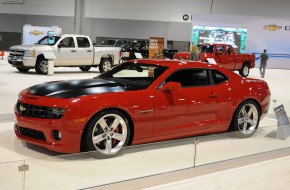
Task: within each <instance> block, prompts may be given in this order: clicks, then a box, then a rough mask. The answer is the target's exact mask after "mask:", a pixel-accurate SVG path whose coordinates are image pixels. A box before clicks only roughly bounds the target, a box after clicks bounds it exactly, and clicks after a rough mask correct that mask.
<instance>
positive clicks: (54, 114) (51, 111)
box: [47, 107, 65, 119]
mask: <svg viewBox="0 0 290 190" xmlns="http://www.w3.org/2000/svg"><path fill="white" fill-rule="evenodd" d="M64 112H65V109H64V108H51V107H49V108H48V109H47V117H48V118H55V119H60V118H62V116H63V115H64Z"/></svg>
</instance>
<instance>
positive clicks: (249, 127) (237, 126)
mask: <svg viewBox="0 0 290 190" xmlns="http://www.w3.org/2000/svg"><path fill="white" fill-rule="evenodd" d="M259 122H260V108H259V106H258V105H257V103H256V102H254V101H252V100H247V101H245V102H243V103H242V104H241V105H239V107H238V108H237V110H236V111H235V113H234V117H233V120H232V123H231V129H232V130H233V131H235V132H234V135H235V136H238V137H242V138H246V137H250V136H252V135H253V134H254V133H255V132H256V130H257V128H258V125H259Z"/></svg>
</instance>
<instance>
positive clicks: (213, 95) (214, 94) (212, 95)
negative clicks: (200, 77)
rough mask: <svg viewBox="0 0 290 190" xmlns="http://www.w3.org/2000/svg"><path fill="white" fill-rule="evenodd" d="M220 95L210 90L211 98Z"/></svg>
mask: <svg viewBox="0 0 290 190" xmlns="http://www.w3.org/2000/svg"><path fill="white" fill-rule="evenodd" d="M217 96H218V94H217V93H216V92H210V93H209V97H210V98H216V97H217Z"/></svg>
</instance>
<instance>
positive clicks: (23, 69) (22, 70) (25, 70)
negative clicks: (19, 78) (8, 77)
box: [16, 67, 29, 73]
mask: <svg viewBox="0 0 290 190" xmlns="http://www.w3.org/2000/svg"><path fill="white" fill-rule="evenodd" d="M16 69H17V70H18V71H20V72H22V73H26V72H28V71H29V69H25V68H19V67H16Z"/></svg>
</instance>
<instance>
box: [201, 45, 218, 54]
mask: <svg viewBox="0 0 290 190" xmlns="http://www.w3.org/2000/svg"><path fill="white" fill-rule="evenodd" d="M214 48H215V46H213V45H206V46H202V47H201V51H200V52H203V53H212V52H213V51H214Z"/></svg>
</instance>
